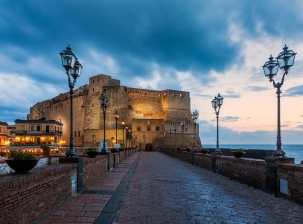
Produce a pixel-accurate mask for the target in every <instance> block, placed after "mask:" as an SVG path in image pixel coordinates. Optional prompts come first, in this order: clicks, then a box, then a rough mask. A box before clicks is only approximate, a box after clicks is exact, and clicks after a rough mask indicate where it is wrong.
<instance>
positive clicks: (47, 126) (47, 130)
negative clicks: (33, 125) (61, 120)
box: [46, 125, 49, 133]
mask: <svg viewBox="0 0 303 224" xmlns="http://www.w3.org/2000/svg"><path fill="white" fill-rule="evenodd" d="M46 133H49V125H46Z"/></svg>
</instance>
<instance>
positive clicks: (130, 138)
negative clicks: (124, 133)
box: [128, 129, 132, 148]
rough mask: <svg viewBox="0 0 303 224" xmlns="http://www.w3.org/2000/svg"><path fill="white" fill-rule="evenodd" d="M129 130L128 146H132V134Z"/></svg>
mask: <svg viewBox="0 0 303 224" xmlns="http://www.w3.org/2000/svg"><path fill="white" fill-rule="evenodd" d="M131 132H132V131H131V130H130V129H129V130H128V139H129V148H131V147H132V134H131Z"/></svg>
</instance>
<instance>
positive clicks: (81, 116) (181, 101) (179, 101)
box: [27, 74, 201, 150]
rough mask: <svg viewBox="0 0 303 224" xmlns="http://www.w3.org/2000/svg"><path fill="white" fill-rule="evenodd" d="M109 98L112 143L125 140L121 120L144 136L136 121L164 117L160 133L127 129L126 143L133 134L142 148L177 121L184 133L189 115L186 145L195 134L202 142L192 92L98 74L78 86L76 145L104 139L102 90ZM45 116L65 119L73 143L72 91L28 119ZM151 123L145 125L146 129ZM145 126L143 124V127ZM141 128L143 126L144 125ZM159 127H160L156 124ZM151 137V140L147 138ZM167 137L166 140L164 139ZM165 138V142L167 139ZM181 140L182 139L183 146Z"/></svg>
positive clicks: (108, 129) (39, 107)
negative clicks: (132, 84)
mask: <svg viewBox="0 0 303 224" xmlns="http://www.w3.org/2000/svg"><path fill="white" fill-rule="evenodd" d="M102 92H104V94H105V95H106V96H107V98H108V99H109V105H108V107H107V110H106V121H105V127H106V140H107V141H108V142H109V145H113V144H114V142H118V143H120V144H123V134H121V133H123V130H122V125H121V122H122V121H124V122H125V126H127V127H129V130H131V131H132V133H133V134H134V133H135V134H136V135H140V136H143V133H141V132H142V131H138V129H137V128H133V122H134V121H135V120H137V119H147V120H154V119H156V120H157V119H158V120H159V119H162V124H161V125H160V129H157V133H156V135H155V133H153V134H151V135H149V132H148V131H147V132H146V133H144V136H145V137H144V138H143V137H142V138H140V137H138V138H137V139H136V140H135V139H134V138H135V137H134V135H131V137H129V136H127V135H126V132H124V144H125V139H126V137H129V138H130V139H129V144H131V145H134V144H135V141H136V144H138V145H139V144H140V147H141V150H144V149H145V146H146V145H147V144H151V145H152V146H153V147H155V145H154V144H153V142H154V141H155V138H157V136H158V137H159V136H161V134H162V135H163V133H164V131H168V132H169V131H170V128H172V129H173V128H174V125H178V126H179V127H178V130H177V133H178V134H179V135H180V133H181V127H180V121H181V120H183V119H185V121H186V125H185V128H184V133H183V137H184V142H186V147H192V145H193V144H194V142H193V141H194V137H193V136H194V135H196V141H197V144H198V145H201V142H200V138H199V135H198V130H199V128H198V125H197V128H196V132H194V128H193V121H192V119H191V111H190V97H189V92H184V91H179V90H162V91H159V90H148V89H140V88H131V87H126V86H121V85H120V80H117V79H112V78H111V76H108V75H103V74H100V75H96V76H92V77H90V78H89V83H88V84H86V85H84V86H81V87H80V88H78V89H75V90H74V98H73V115H74V120H73V125H74V133H73V134H74V142H75V145H76V146H97V145H98V142H100V141H102V140H103V127H104V117H103V110H102V107H101V105H100V101H99V97H100V95H101V93H102ZM116 110H118V112H119V123H118V139H117V140H116V139H113V138H115V136H116V135H115V129H116V120H115V115H114V112H115V111H116ZM43 116H45V117H46V118H47V119H53V120H57V121H59V122H61V123H63V129H62V132H63V135H62V138H61V139H62V140H63V142H65V145H68V144H69V137H70V121H69V120H70V94H69V92H66V93H61V94H59V95H58V96H56V97H54V98H53V99H50V100H45V101H43V102H39V103H37V104H35V105H33V106H32V107H31V108H30V114H28V116H27V119H28V120H37V119H39V118H41V117H43ZM146 127H147V124H146V125H143V126H142V130H143V129H144V128H146ZM140 128H141V127H140ZM140 128H139V129H140ZM152 128H154V129H155V128H156V127H152ZM147 139H148V140H147ZM163 141H164V140H163ZM163 141H162V144H164V142H163ZM180 144H181V143H178V145H179V146H180Z"/></svg>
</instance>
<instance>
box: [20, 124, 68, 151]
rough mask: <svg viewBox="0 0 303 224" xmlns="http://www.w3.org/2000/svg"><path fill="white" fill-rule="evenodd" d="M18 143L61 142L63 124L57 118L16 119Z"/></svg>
mask: <svg viewBox="0 0 303 224" xmlns="http://www.w3.org/2000/svg"><path fill="white" fill-rule="evenodd" d="M15 123H16V130H15V135H16V137H15V143H14V144H16V145H40V144H59V143H60V140H61V136H62V126H63V124H62V123H60V122H58V121H55V120H46V119H44V118H42V119H39V120H19V119H17V120H15Z"/></svg>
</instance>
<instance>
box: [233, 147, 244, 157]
mask: <svg viewBox="0 0 303 224" xmlns="http://www.w3.org/2000/svg"><path fill="white" fill-rule="evenodd" d="M232 153H233V154H234V156H235V158H241V157H242V156H243V155H244V153H245V152H244V151H243V149H242V148H237V149H235V151H233V152H232Z"/></svg>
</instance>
